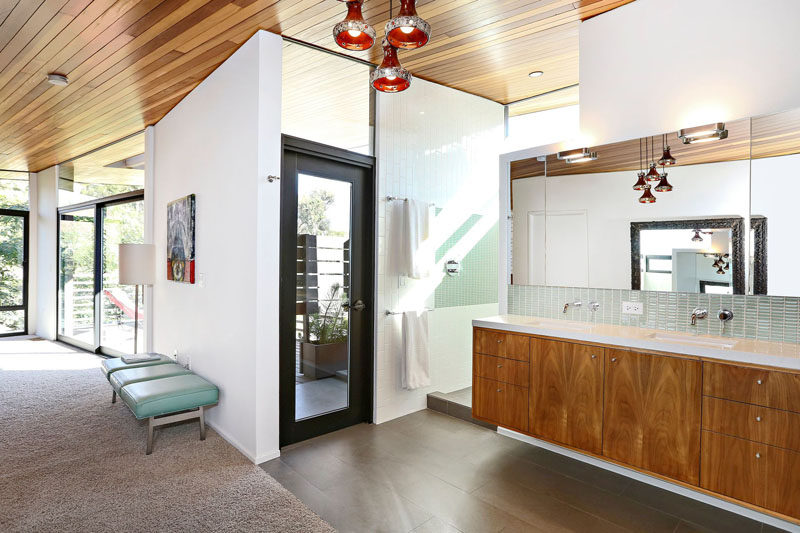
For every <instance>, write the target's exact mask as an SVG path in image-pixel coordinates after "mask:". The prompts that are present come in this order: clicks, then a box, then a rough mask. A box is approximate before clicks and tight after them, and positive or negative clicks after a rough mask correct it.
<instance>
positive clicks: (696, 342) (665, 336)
mask: <svg viewBox="0 0 800 533" xmlns="http://www.w3.org/2000/svg"><path fill="white" fill-rule="evenodd" d="M648 336H649V337H650V338H651V339H654V340H657V341H665V342H677V343H679V344H691V345H692V346H705V347H707V348H727V349H730V348H733V347H734V346H736V341H735V340H732V339H731V340H728V339H714V338H710V337H690V336H688V335H677V334H674V333H651V334H650V335H648Z"/></svg>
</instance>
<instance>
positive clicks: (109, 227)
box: [58, 191, 144, 355]
mask: <svg viewBox="0 0 800 533" xmlns="http://www.w3.org/2000/svg"><path fill="white" fill-rule="evenodd" d="M141 242H144V198H143V193H142V191H134V192H132V193H124V194H120V195H116V196H111V197H108V198H103V199H101V200H95V201H90V202H86V203H83V204H78V205H72V206H66V207H62V208H59V210H58V339H59V340H63V341H65V342H67V343H69V344H73V345H75V346H78V347H81V348H84V349H86V350H90V351H94V352H96V353H105V354H109V355H119V354H123V353H131V352H133V348H134V346H133V342H134V340H133V339H134V334H133V329H134V323H135V321H137V320H138V321H139V330H140V331H142V329H143V318H144V313H143V311H142V309H144V301H143V293H140V296H139V309H140V311H139V314H138V316H137V315H136V314H135V309H136V305H135V304H136V302H135V290H134V287H133V286H124V285H120V284H119V245H120V244H122V243H141ZM138 341H139V346H138V349H139V351H142V350H143V347H144V339H143V335H139V338H138Z"/></svg>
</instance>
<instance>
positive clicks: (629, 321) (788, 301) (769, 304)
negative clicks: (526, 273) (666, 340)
mask: <svg viewBox="0 0 800 533" xmlns="http://www.w3.org/2000/svg"><path fill="white" fill-rule="evenodd" d="M575 300H580V301H581V302H583V303H584V306H582V307H581V308H580V309H568V310H567V312H566V313H564V312H563V310H564V304H565V303H567V302H573V301H575ZM590 301H597V302H599V303H600V309H599V310H598V311H597V312H594V313H593V312H592V311H590V310H589V309H588V306H587V305H585V304H586V303H587V302H590ZM622 302H642V303H644V314H642V315H623V314H622V310H621V308H622ZM696 307H702V308H706V309H708V312H709V316H708V318H707V319H705V320H699V321H698V322H697V325H696V326H692V325H690V324H689V321H690V317H691V314H692V310H693V309H695V308H696ZM720 308H725V309H730V310H731V311H733V315H734V318H733V320H731V321H730V322H727V323H724V324H723V323H722V322H720V321H719V320H718V319H717V311H718V310H719V309H720ZM508 312H509V313H510V314H515V315H528V316H540V317H545V318H557V319H563V320H579V321H582V322H597V323H601V324H617V325H624V326H637V327H643V328H652V329H663V330H667V331H680V332H687V333H699V334H710V335H722V336H725V337H743V338H748V339H758V340H766V341H777V342H792V343H797V342H800V298H787V297H780V296H741V295H736V296H731V295H718V294H692V293H681V292H679V293H676V292H649V291H628V290H618V289H586V288H575V287H545V286H541V285H509V286H508Z"/></svg>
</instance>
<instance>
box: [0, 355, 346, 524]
mask: <svg viewBox="0 0 800 533" xmlns="http://www.w3.org/2000/svg"><path fill="white" fill-rule="evenodd" d="M98 367H99V358H97V357H95V356H93V355H90V354H86V353H78V352H75V351H73V350H70V349H69V348H66V347H64V346H62V345H59V344H55V343H50V342H47V341H32V340H24V341H19V340H14V341H11V340H3V341H0V531H3V532H6V531H80V532H95V531H115V532H119V531H137V532H138V531H143V532H145V531H226V532H227V531H280V532H283V531H287V532H289V531H296V532H317V531H320V532H323V531H324V532H327V531H333V528H331V527H330V526H329V525H328V524H327V523H325V522H324V521H322V520H321V519H320V518H319V517H318V516H317V515H315V514H314V513H313V512H312V511H311V510H309V509H308V508H307V507H306V506H305V505H304V504H303V503H301V502H300V501H299V500H298V499H297V498H295V497H294V496H293V495H292V494H291V493H290V492H288V491H287V490H286V489H284V488H283V487H282V486H281V485H280V484H279V483H278V482H277V481H275V480H274V479H273V478H272V477H270V476H269V475H268V474H266V473H265V472H264V471H263V470H261V469H260V468H258V467H256V466H254V465H253V464H252V463H250V462H249V461H248V460H247V459H246V458H245V457H244V456H243V455H241V454H240V453H239V452H238V451H237V450H236V449H234V448H233V447H232V446H230V445H229V444H228V443H227V442H225V441H224V440H223V439H222V438H221V437H220V436H219V435H218V434H217V433H215V432H214V431H213V430H209V432H208V437H207V439H206V441H205V442H201V441H200V440H199V429H198V424H197V422H194V423H185V424H178V425H174V426H168V427H166V428H161V429H157V430H156V440H155V451H154V452H153V455H150V456H145V455H144V446H145V436H146V426H145V425H144V424H143V423H141V422H139V421H137V420H136V419H135V418H134V417H133V415H132V414H131V413H130V411H129V410H128V408H127V407H126V406H125V404H123V403H121V402H117V403H116V404H114V405H112V404H111V403H110V400H111V389H110V386H109V385H108V383H107V382H106V381H105V379H104V378H103V376H102V375H101V373H100V370H99V369H98Z"/></svg>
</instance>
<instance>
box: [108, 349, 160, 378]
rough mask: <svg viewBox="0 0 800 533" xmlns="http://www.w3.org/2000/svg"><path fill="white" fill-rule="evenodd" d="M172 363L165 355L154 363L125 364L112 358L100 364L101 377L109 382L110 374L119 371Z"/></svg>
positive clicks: (118, 358) (116, 358)
mask: <svg viewBox="0 0 800 533" xmlns="http://www.w3.org/2000/svg"><path fill="white" fill-rule="evenodd" d="M173 362H174V361H173V360H172V359H170V358H169V357H167V356H166V355H160V356H159V358H158V359H156V360H155V361H142V362H141V363H126V362H124V361H123V360H122V358H121V357H112V358H110V359H104V360H103V362H102V363H101V364H100V370H102V371H103V375H104V376H105V377H106V379H109V380H110V379H111V374H113V373H114V372H118V371H120V370H126V369H128V368H140V367H143V366H153V365H164V364H167V363H173Z"/></svg>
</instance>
